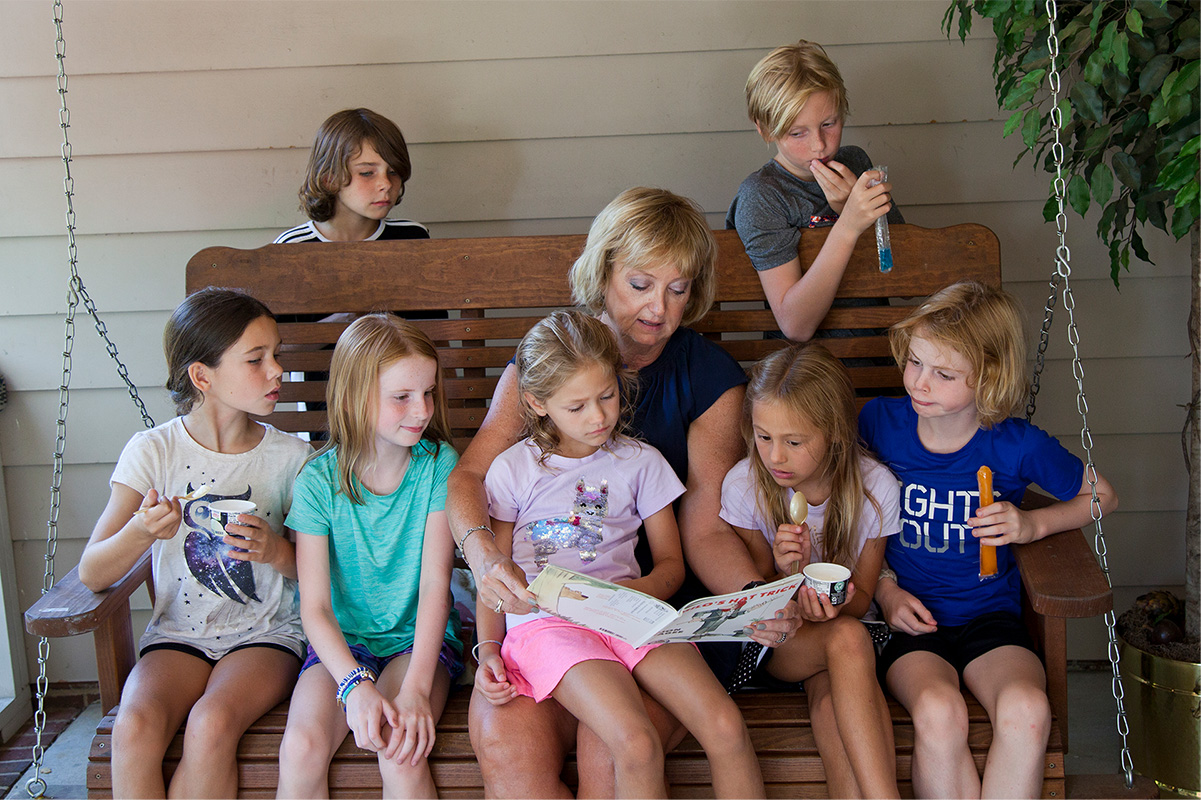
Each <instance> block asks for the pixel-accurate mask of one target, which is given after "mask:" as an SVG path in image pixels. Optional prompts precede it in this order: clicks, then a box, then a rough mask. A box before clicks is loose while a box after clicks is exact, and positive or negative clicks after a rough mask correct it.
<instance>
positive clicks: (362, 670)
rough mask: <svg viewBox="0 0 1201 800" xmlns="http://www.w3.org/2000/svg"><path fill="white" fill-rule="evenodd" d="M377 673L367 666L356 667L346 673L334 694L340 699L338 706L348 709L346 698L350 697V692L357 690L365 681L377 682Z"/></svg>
mask: <svg viewBox="0 0 1201 800" xmlns="http://www.w3.org/2000/svg"><path fill="white" fill-rule="evenodd" d="M375 678H376V675H375V673H374V672H372V671H371V670H369V669H367V668H366V667H362V666H360V667H355V668H354V669H352V670H351V671H350V672H348V673H347V674H346V677H345V678H343V679H342V680H341V682H339V683H338V691H337V693H336V694H335V695H334V697H335V699H336V700H337V701H338V708H340V709H342V710H343V711H346V700H347V698H349V697H350V693H351V692H353V691H354V690H355V687H356V686H358V685H359V684H360V683H362V682H363V681H371V682H372V683H375Z"/></svg>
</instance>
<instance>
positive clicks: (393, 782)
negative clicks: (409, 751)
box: [378, 654, 450, 798]
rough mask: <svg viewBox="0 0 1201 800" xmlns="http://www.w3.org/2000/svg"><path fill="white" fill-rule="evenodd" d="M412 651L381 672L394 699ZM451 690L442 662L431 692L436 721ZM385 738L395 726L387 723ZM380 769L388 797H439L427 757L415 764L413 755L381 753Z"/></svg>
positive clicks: (387, 694)
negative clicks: (397, 757) (399, 758)
mask: <svg viewBox="0 0 1201 800" xmlns="http://www.w3.org/2000/svg"><path fill="white" fill-rule="evenodd" d="M411 658H412V655H411V654H410V655H403V656H399V657H397V658H394V659H392V660H391V661H389V662H388V666H386V667H384V671H383V672H382V673H381V674H380V676H379V684H378V685H379V690H380V692H381V693H383V695H384V697H387V698H389V699H394V698H395V697H396V695H397V694H399V693H400V687H401V685H402V684H403V683H404V676H405V673H406V672H407V671H408V669H409V661H410V660H411ZM449 692H450V673H448V672H447V671H446V668H445V667H443V666H442V665H441V664H439V665H438V666H437V668H436V669H435V670H434V685H433V689H432V691H431V692H430V711H431V712H432V713H433V715H434V720H435V722H436V721H437V720H438V718H439V717H441V716H442V709H444V708H446V695H447V694H448V693H449ZM382 734H383V736H384V740H385V741H387V740H388V737H390V736H391V735H392V729H391V728H389V727H388V726H387V725H385V726H384V728H383V731H382ZM379 771H380V776H381V777H382V778H383V783H384V794H383V796H384V797H386V798H387V797H437V796H438V790H437V788H435V787H434V778H433V776H432V775H430V765H429V762H427V761H426V760H425V758H421V759H420V760H419V761H418V762H417V766H413V763H412V758H411V757H410V758H407V759H405V761H404V763H397V762H396V761H389V760H388V759H386V758H384V756H383V754H382V753H381V754H380V756H379Z"/></svg>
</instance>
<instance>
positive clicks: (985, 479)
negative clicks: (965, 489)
mask: <svg viewBox="0 0 1201 800" xmlns="http://www.w3.org/2000/svg"><path fill="white" fill-rule="evenodd" d="M976 485H977V486H978V487H979V489H980V507H981V508H984V507H985V506H990V505H992V470H991V469H989V468H988V467H981V468H980V469H978V470H976ZM996 574H997V548H995V547H991V546H989V545H986V544H982V545H980V577H981V578H982V579H983V578H992V577H995V576H996Z"/></svg>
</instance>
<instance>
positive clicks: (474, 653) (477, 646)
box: [471, 639, 503, 664]
mask: <svg viewBox="0 0 1201 800" xmlns="http://www.w3.org/2000/svg"><path fill="white" fill-rule="evenodd" d="M484 644H494V645H496V646H497V647H501V646H503V642H498V641H496V640H495V639H484V640H483V641H482V642H476V643H475V647H473V648H471V657H472V658H474V659H475V663H477V664H478V663H480V645H484Z"/></svg>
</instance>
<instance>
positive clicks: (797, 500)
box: [788, 489, 809, 575]
mask: <svg viewBox="0 0 1201 800" xmlns="http://www.w3.org/2000/svg"><path fill="white" fill-rule="evenodd" d="M788 516H790V517H792V524H793V525H796V526H797V527H798V528H799V527H800V526H801V525H804V524H805V520H807V519H808V518H809V501H808V500H806V499H805V493H804V492H802V491H800V490H799V489H798V490H796V491H794V492H793V494H792V500H791V501H789V503H788ZM800 568H801V562H800V561H799V560H798V561H794V562H792V574H793V575H796V574H797V572H798V571H799V570H800Z"/></svg>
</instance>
